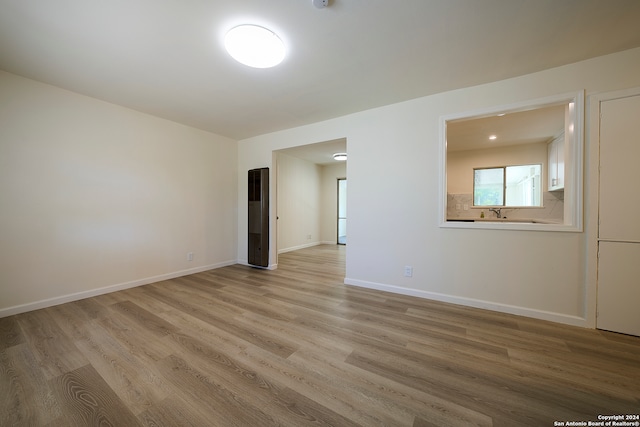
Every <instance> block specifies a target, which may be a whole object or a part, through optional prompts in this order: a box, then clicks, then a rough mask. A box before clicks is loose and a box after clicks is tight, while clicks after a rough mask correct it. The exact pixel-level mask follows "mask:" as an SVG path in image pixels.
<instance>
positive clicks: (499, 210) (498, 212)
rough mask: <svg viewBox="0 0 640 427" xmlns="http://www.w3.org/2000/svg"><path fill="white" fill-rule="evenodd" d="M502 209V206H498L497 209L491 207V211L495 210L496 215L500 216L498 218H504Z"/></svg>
mask: <svg viewBox="0 0 640 427" xmlns="http://www.w3.org/2000/svg"><path fill="white" fill-rule="evenodd" d="M501 211H502V208H497V209H496V208H491V209H489V212H495V213H496V217H498V218H502V213H501Z"/></svg>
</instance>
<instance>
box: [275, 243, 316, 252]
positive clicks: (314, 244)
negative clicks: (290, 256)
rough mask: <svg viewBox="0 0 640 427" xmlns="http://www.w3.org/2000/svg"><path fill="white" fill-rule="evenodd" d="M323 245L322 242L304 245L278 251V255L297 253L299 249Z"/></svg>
mask: <svg viewBox="0 0 640 427" xmlns="http://www.w3.org/2000/svg"><path fill="white" fill-rule="evenodd" d="M318 245H322V242H313V243H305V244H304V245H298V246H292V247H290V248H284V249H278V255H280V254H284V253H287V252H293V251H297V250H298V249H304V248H310V247H312V246H318Z"/></svg>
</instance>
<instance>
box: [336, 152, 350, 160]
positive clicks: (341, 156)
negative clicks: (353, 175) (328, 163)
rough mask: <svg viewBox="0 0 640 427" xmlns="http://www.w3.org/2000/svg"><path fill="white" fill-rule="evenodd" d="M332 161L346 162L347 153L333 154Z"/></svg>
mask: <svg viewBox="0 0 640 427" xmlns="http://www.w3.org/2000/svg"><path fill="white" fill-rule="evenodd" d="M333 160H338V161H345V160H347V153H335V154H334V155H333Z"/></svg>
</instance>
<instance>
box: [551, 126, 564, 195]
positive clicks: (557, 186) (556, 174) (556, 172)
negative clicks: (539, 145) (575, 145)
mask: <svg viewBox="0 0 640 427" xmlns="http://www.w3.org/2000/svg"><path fill="white" fill-rule="evenodd" d="M547 154H548V162H547V169H548V175H547V176H548V178H547V189H548V190H549V191H556V190H564V134H562V135H560V136H558V137H557V138H555V139H554V140H553V141H551V142H550V143H549V145H548V146H547Z"/></svg>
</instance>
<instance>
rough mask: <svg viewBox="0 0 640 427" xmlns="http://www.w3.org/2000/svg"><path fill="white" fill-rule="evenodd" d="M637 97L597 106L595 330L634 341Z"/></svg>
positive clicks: (638, 319)
mask: <svg viewBox="0 0 640 427" xmlns="http://www.w3.org/2000/svg"><path fill="white" fill-rule="evenodd" d="M639 166H640V95H635V96H627V97H624V98H618V99H611V100H607V101H602V102H601V103H600V188H599V192H600V202H599V232H598V241H599V243H598V245H599V247H598V254H599V255H598V296H597V311H598V316H597V327H598V328H599V329H606V330H610V331H615V332H621V333H625V334H631V335H638V336H640V215H639V214H640V188H639V187H640V171H639V169H640V168H639Z"/></svg>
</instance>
